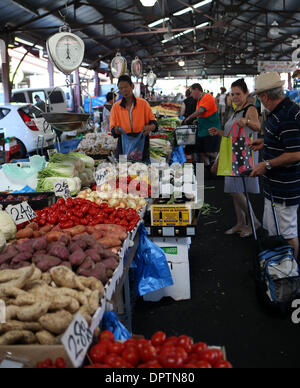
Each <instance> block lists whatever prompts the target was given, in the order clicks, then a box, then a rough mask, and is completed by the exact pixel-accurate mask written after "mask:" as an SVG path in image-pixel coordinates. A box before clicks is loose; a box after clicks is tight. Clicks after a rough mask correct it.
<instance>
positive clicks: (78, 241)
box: [71, 236, 88, 253]
mask: <svg viewBox="0 0 300 388" xmlns="http://www.w3.org/2000/svg"><path fill="white" fill-rule="evenodd" d="M76 237H77V239H76ZM79 237H80V236H75V237H74V238H73V240H72V243H71V244H76V245H77V246H78V247H79V248H81V249H83V250H85V249H87V247H88V245H87V243H86V241H84V240H82V239H80V238H79ZM72 246H73V245H72ZM72 253H73V252H72Z"/></svg>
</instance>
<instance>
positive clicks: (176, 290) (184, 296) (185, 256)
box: [144, 238, 191, 302]
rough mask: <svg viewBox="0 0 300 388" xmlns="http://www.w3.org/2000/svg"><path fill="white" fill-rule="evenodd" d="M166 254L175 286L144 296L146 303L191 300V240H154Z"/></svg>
mask: <svg viewBox="0 0 300 388" xmlns="http://www.w3.org/2000/svg"><path fill="white" fill-rule="evenodd" d="M152 241H153V242H154V243H155V244H157V245H158V246H159V247H160V248H162V249H163V251H164V252H165V255H166V258H167V261H168V264H169V268H170V271H171V274H172V278H173V281H174V285H173V286H170V287H166V288H163V289H161V290H158V291H155V292H151V293H149V294H147V295H145V296H144V300H145V301H146V302H158V301H160V300H161V299H162V298H164V297H171V298H173V299H174V300H176V301H180V300H188V299H191V286H190V265H189V248H190V244H191V239H190V238H181V239H180V238H179V239H176V238H153V239H152Z"/></svg>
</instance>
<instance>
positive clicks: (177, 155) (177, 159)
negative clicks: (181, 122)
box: [170, 146, 186, 165]
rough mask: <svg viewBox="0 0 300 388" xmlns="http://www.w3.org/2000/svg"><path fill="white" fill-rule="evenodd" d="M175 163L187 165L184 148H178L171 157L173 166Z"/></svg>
mask: <svg viewBox="0 0 300 388" xmlns="http://www.w3.org/2000/svg"><path fill="white" fill-rule="evenodd" d="M174 163H180V164H181V165H183V164H184V163H186V157H185V153H184V149H183V147H182V146H179V147H176V148H175V149H174V151H173V153H172V156H171V163H170V164H171V165H172V164H174Z"/></svg>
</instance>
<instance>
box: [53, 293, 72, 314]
mask: <svg viewBox="0 0 300 388" xmlns="http://www.w3.org/2000/svg"><path fill="white" fill-rule="evenodd" d="M49 301H50V303H51V304H50V307H49V310H62V309H64V308H66V307H67V306H69V305H70V304H71V303H72V298H71V297H69V296H64V295H56V296H53V297H52V298H50V300H49Z"/></svg>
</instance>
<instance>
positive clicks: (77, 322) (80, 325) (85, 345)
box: [61, 313, 93, 368]
mask: <svg viewBox="0 0 300 388" xmlns="http://www.w3.org/2000/svg"><path fill="white" fill-rule="evenodd" d="M92 341H93V333H92V332H91V330H90V328H89V326H88V324H87V321H86V320H85V319H84V318H83V316H82V315H81V314H80V313H78V314H77V315H76V316H75V318H74V320H73V322H72V323H71V325H70V326H69V328H68V330H67V331H66V332H65V334H64V335H63V337H62V339H61V342H62V344H63V346H64V348H65V350H66V352H67V353H68V356H69V357H70V360H71V361H72V364H73V365H74V367H75V368H79V367H81V365H82V363H83V361H84V359H85V356H86V353H87V351H88V349H89V347H90V345H91V344H92Z"/></svg>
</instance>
